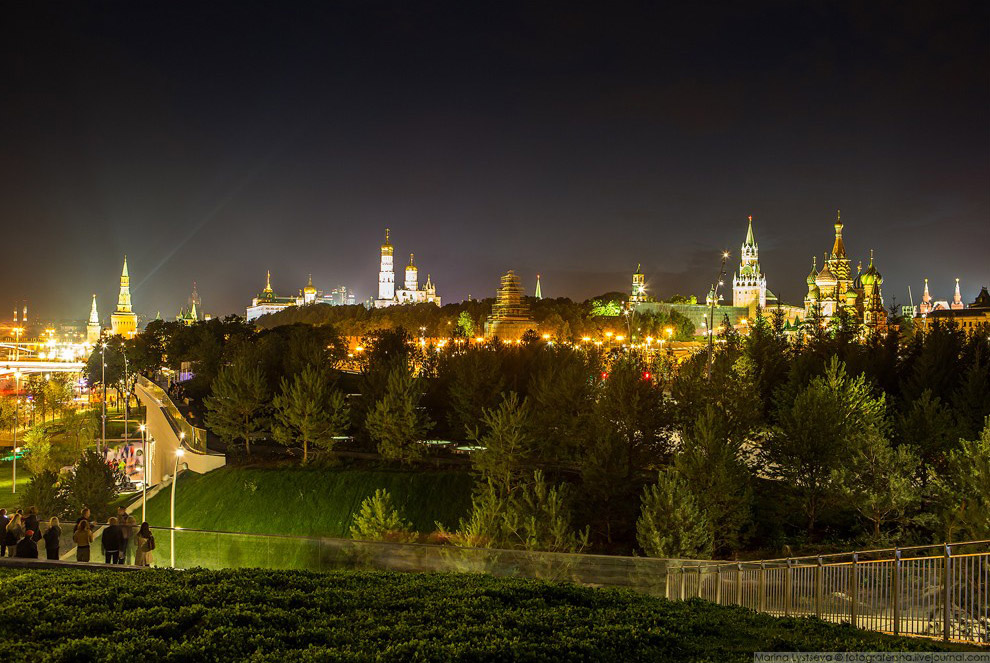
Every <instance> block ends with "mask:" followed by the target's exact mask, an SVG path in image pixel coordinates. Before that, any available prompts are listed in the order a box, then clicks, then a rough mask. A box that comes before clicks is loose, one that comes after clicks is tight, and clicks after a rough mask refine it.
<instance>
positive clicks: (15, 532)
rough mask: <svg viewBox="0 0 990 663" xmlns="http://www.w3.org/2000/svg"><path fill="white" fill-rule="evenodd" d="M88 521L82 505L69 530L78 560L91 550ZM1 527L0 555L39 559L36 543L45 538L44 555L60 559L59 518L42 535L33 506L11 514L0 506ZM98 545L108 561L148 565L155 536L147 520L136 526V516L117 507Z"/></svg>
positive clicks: (109, 562)
mask: <svg viewBox="0 0 990 663" xmlns="http://www.w3.org/2000/svg"><path fill="white" fill-rule="evenodd" d="M91 523H92V515H91V513H90V510H89V509H88V508H84V509H83V510H82V512H81V513H80V514H79V518H78V519H76V525H75V528H74V529H73V531H72V542H73V543H74V544H75V545H76V561H77V562H88V561H90V549H91V547H92V544H93V541H94V540H95V538H96V534H95V532H94V531H93V527H92V525H91ZM0 528H2V530H0V533H2V536H0V557H4V556H7V555H8V552H9V555H10V556H11V557H25V558H30V559H38V542H39V541H42V540H44V544H45V555H46V557H47V558H48V559H56V560H57V559H60V554H59V552H60V551H59V547H60V544H61V537H62V528H61V526H60V524H59V521H58V518H51V519H50V520H49V521H48V530H47V531H46V532H45V533H44V535H42V534H41V523H40V522H39V520H38V510H37V509H36V508H35V507H30V508H29V509H28V510H27V515H25V514H24V513H23V512H22V511H21V510H20V509H18V510H17V511H16V512H15V513H14V514H13V515H12V516H8V515H7V510H6V509H0ZM100 547H101V549H102V552H103V556H104V560H105V561H106V563H107V564H132V565H134V566H151V563H152V559H153V551H154V549H155V537H154V535H153V534H152V533H151V526H150V525H148V523H146V522H145V523H141V526H140V527H138V524H137V519H136V518H134V516H131V515H128V513H127V511H126V510H125V509H124V508H123V507H120V508H118V509H117V516H116V517H113V518H110V520H109V521H107V525H106V527H104V528H103V531H102V534H101V536H100Z"/></svg>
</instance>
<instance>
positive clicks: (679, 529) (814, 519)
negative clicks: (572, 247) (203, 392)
mask: <svg viewBox="0 0 990 663" xmlns="http://www.w3.org/2000/svg"><path fill="white" fill-rule="evenodd" d="M200 326H202V325H194V326H193V327H189V328H186V329H188V330H189V331H187V332H182V333H183V334H189V335H190V336H191V337H194V338H201V337H202V336H204V335H206V336H209V337H210V338H212V339H214V341H211V342H210V343H205V342H203V341H198V343H199V344H200V346H202V345H209V346H210V347H212V348H214V349H213V350H211V352H210V353H208V358H209V361H204V364H203V366H204V369H203V372H202V373H200V372H199V370H200V369H199V367H200V364H199V363H196V364H194V365H195V370H196V371H197V378H199V377H200V376H201V375H211V374H212V376H213V377H212V378H211V379H210V382H209V385H208V390H209V393H208V394H207V396H206V397H205V398H204V403H205V404H206V407H207V423H208V424H209V426H210V427H211V429H212V430H213V431H214V432H216V433H218V434H220V435H223V436H224V437H226V438H227V439H228V440H230V441H235V440H239V441H241V442H242V443H244V444H245V446H247V445H248V444H250V443H253V442H255V441H260V440H263V439H266V438H268V439H272V440H275V441H278V442H282V443H283V444H289V445H293V446H297V447H299V448H300V449H301V451H302V457H303V458H304V459H308V458H309V456H310V454H311V453H312V449H313V448H314V447H315V448H317V449H332V448H334V447H335V445H337V444H339V443H340V442H341V440H342V439H345V438H346V439H348V445H349V446H350V447H351V448H357V449H364V450H368V451H377V452H379V453H380V454H381V456H382V457H384V458H387V459H395V460H398V461H401V462H404V463H407V464H408V463H414V462H416V460H417V459H419V458H422V457H423V456H424V455H426V454H428V453H430V451H429V449H431V448H432V446H429V445H424V444H422V442H423V441H424V440H426V439H427V438H438V439H441V440H461V441H464V442H466V443H468V444H473V445H474V446H476V447H477V448H478V450H477V451H476V452H474V453H473V454H472V456H471V458H472V464H473V466H474V469H475V470H476V472H477V473H478V476H479V483H478V486H479V488H478V493H477V495H476V499H475V507H474V509H473V510H472V513H471V515H470V517H469V518H467V519H466V520H465V522H464V523H462V524H461V527H460V528H459V530H458V532H456V533H451V535H452V536H454V537H461V538H460V540H463V541H473V542H475V543H476V544H479V545H480V544H483V543H484V542H489V543H491V544H493V545H523V546H536V545H538V546H542V547H547V548H551V549H583V548H584V547H585V546H590V547H592V548H594V549H598V550H621V551H628V550H629V549H631V548H633V547H638V548H640V549H642V550H644V551H646V552H648V553H650V554H704V553H714V554H717V555H722V556H727V555H732V554H735V553H737V552H739V551H740V550H746V549H751V548H753V547H754V546H755V545H757V542H759V545H760V546H763V547H769V548H779V546H781V545H783V544H788V543H789V544H792V545H801V544H803V543H813V544H815V545H818V546H820V545H821V544H822V543H825V542H827V543H834V544H836V545H839V544H841V545H855V544H857V543H859V542H861V541H866V540H868V541H870V542H872V543H883V542H891V541H897V542H901V543H908V542H921V541H930V540H931V539H932V538H933V537H940V538H941V537H948V538H952V539H959V538H962V537H980V536H987V535H990V518H988V508H990V507H988V505H990V495H987V493H986V490H987V488H986V487H987V486H990V477H988V475H987V469H986V468H987V465H988V464H990V461H988V460H987V458H988V457H990V449H988V442H987V440H986V438H987V435H988V433H987V432H986V429H985V423H984V420H985V418H986V417H987V416H988V415H990V344H988V341H987V336H986V335H970V336H966V335H965V334H963V333H962V332H961V331H960V330H958V329H956V328H954V327H952V326H946V325H943V324H939V323H934V324H932V325H930V328H929V329H928V330H927V331H925V332H924V333H921V332H919V333H917V334H914V335H913V336H910V337H901V336H900V335H899V334H898V332H897V331H896V328H895V329H893V330H892V331H891V332H890V333H888V334H886V335H883V336H879V335H874V336H871V337H870V338H869V340H868V341H866V342H863V341H862V338H863V335H862V333H861V330H859V329H857V328H856V326H855V325H854V324H853V323H852V321H850V320H847V319H842V318H839V319H837V320H836V321H835V323H834V324H833V325H831V326H829V327H825V328H822V327H821V326H819V325H812V326H811V330H812V333H811V334H810V335H809V336H807V337H804V338H797V339H794V338H789V337H787V336H786V335H785V334H784V330H783V323H782V320H781V319H780V318H779V317H773V318H771V319H767V318H765V317H763V316H758V317H757V319H756V320H754V321H753V324H752V325H751V329H750V333H749V334H748V335H747V336H746V337H739V336H737V335H736V334H734V333H733V332H732V331H731V330H728V329H727V330H725V331H723V333H722V335H721V336H720V337H719V339H718V342H717V343H716V345H715V351H714V354H713V357H712V358H711V362H710V365H709V358H708V356H707V354H699V355H696V356H694V357H692V358H691V359H689V360H687V361H686V362H684V363H683V364H681V365H679V366H675V364H674V362H673V361H672V360H671V358H670V357H669V356H666V355H657V354H652V355H649V356H646V355H637V354H626V353H622V352H614V353H610V354H601V353H598V352H596V351H595V350H590V351H585V350H580V349H577V348H571V347H561V346H560V345H558V344H548V343H545V342H543V341H542V340H541V339H540V338H539V336H536V335H532V336H531V337H529V338H528V339H527V341H526V342H525V343H523V344H521V345H511V346H507V345H502V344H499V343H489V344H486V345H485V346H484V347H478V346H477V345H473V346H472V344H463V345H459V346H457V345H453V346H448V347H446V348H444V349H443V350H442V351H435V350H434V349H431V348H426V349H424V348H422V347H421V346H420V345H419V344H418V343H417V342H416V337H415V336H412V335H410V334H408V333H406V332H405V331H404V330H402V329H389V330H378V331H376V332H374V333H373V334H369V335H368V336H367V337H366V338H365V339H364V343H363V345H364V346H365V347H366V351H365V352H364V353H363V354H362V355H361V356H360V363H361V371H360V375H358V376H352V375H347V374H343V375H342V374H340V373H339V372H338V371H336V370H334V369H333V366H334V364H335V362H338V361H339V360H340V359H341V358H342V356H343V350H342V348H343V344H342V343H341V342H340V340H339V337H338V336H337V334H336V331H335V330H334V329H333V328H332V327H329V326H326V325H322V326H311V325H305V324H299V325H291V326H285V327H276V328H273V329H270V330H264V331H262V332H260V333H255V332H251V331H250V329H249V328H248V329H247V330H246V331H245V328H244V326H243V325H242V323H240V322H239V321H236V320H232V321H226V322H223V323H219V324H218V325H217V326H216V328H215V329H210V328H208V329H206V330H197V329H196V328H197V327H200ZM228 332H229V333H228ZM140 336H141V335H139V338H140ZM162 345H163V346H164V347H173V348H175V347H177V345H176V344H175V342H174V341H173V340H169V339H166V340H165V343H163V344H162ZM189 347H193V346H189ZM166 361H168V362H174V361H176V358H175V357H172V356H169V357H168V358H167V359H166ZM214 366H216V367H217V368H216V370H214V369H213V367H214ZM527 523H528V525H527ZM678 523H680V525H677V526H675V524H678ZM546 528H548V529H546ZM534 542H535V543H534Z"/></svg>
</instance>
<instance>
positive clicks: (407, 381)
mask: <svg viewBox="0 0 990 663" xmlns="http://www.w3.org/2000/svg"><path fill="white" fill-rule="evenodd" d="M421 398H422V392H421V389H420V385H419V381H418V380H417V379H416V378H414V377H413V376H412V373H411V372H410V371H409V369H407V368H405V367H404V366H396V367H395V368H393V369H392V371H391V372H390V373H389V376H388V382H387V384H386V388H385V395H384V396H383V397H382V399H381V400H380V401H378V402H377V403H375V406H374V407H373V408H372V410H371V411H370V412H369V413H368V418H367V420H366V421H365V426H366V427H367V429H368V434H369V435H370V436H371V439H373V440H374V441H375V442H376V443H377V444H378V453H380V454H381V455H382V457H383V458H388V459H391V460H398V461H400V462H403V463H411V462H413V461H415V460H417V459H419V458H421V457H422V456H423V447H422V445H421V444H419V442H420V441H421V440H422V439H423V436H424V435H426V434H427V433H428V432H429V431H430V429H432V428H433V422H432V421H430V419H429V417H427V416H426V413H425V412H423V411H421V409H420V407H419V402H420V399H421Z"/></svg>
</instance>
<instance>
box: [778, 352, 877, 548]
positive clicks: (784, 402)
mask: <svg viewBox="0 0 990 663" xmlns="http://www.w3.org/2000/svg"><path fill="white" fill-rule="evenodd" d="M885 408H886V405H885V401H884V397H883V395H880V396H875V395H874V394H873V390H872V388H871V387H870V385H869V383H868V382H867V381H866V378H865V376H863V375H859V376H857V377H855V378H852V377H850V376H849V375H847V374H846V369H845V365H844V364H843V363H842V362H840V361H839V360H838V358H837V357H833V358H832V360H831V361H830V362H829V364H828V366H827V367H826V370H825V375H822V376H819V377H816V378H813V379H812V380H811V381H810V382H809V383H808V385H807V386H806V387H805V388H803V389H801V390H800V391H798V392H797V394H796V395H795V396H794V397H793V400H791V398H790V397H789V396H788V397H781V399H780V401H779V402H778V406H777V420H778V425H777V426H776V427H775V428H774V429H773V431H772V432H771V434H770V435H769V436H768V437H767V439H766V440H765V442H764V446H763V460H764V462H765V466H766V468H767V471H768V472H769V473H771V474H773V475H775V476H776V478H778V479H780V480H782V481H784V482H786V483H787V484H789V485H790V486H793V487H794V488H796V489H797V492H798V495H799V499H800V502H801V507H802V508H803V510H804V512H805V515H806V517H807V528H808V533H809V535H811V536H812V537H813V536H814V534H815V531H816V529H815V528H816V525H817V523H818V518H819V516H820V515H821V511H822V508H823V507H824V506H825V505H826V504H827V503H828V502H829V501H830V499H831V498H833V497H835V496H836V494H837V492H838V491H837V486H836V482H835V470H836V469H838V467H839V466H840V464H841V463H842V462H843V461H844V460H845V459H846V458H848V456H849V454H850V453H851V452H852V451H853V450H855V449H856V448H857V446H858V445H860V444H862V443H864V442H866V441H868V440H869V437H870V436H872V435H878V434H882V432H883V429H884V414H885Z"/></svg>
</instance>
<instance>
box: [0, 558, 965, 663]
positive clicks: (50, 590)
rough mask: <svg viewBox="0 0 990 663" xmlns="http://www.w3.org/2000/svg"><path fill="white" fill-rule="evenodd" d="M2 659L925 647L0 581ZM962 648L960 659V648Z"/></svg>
mask: <svg viewBox="0 0 990 663" xmlns="http://www.w3.org/2000/svg"><path fill="white" fill-rule="evenodd" d="M0 589H2V590H3V595H4V596H5V597H6V599H5V600H4V601H2V602H0V623H3V624H4V625H5V627H6V630H7V631H8V632H9V633H16V634H17V637H11V638H2V639H0V658H2V659H3V660H5V661H15V660H16V661H19V660H56V661H106V662H108V663H113V662H115V661H120V662H126V663H131V662H132V661H134V660H135V656H137V658H138V659H140V660H146V661H154V660H159V661H160V660H176V661H178V660H183V661H246V660H251V661H290V660H291V661H298V660H306V661H317V660H320V661H323V660H346V661H352V662H357V661H412V660H416V661H514V660H526V661H622V662H623V663H631V662H634V661H651V662H654V663H656V662H664V661H678V662H683V661H688V662H690V661H730V662H731V661H752V660H753V652H756V651H836V650H839V651H932V650H941V649H943V648H944V646H943V645H941V644H940V643H938V642H936V641H931V640H920V639H908V638H895V637H891V636H886V635H881V634H878V633H872V632H868V631H860V630H857V629H853V628H851V627H848V626H838V625H832V624H826V623H824V622H821V621H818V620H814V619H778V618H774V617H769V616H767V615H762V614H757V613H755V612H752V611H750V610H746V609H743V608H738V607H729V606H717V605H714V604H711V603H705V602H702V601H699V600H692V601H687V602H669V601H665V600H663V599H657V598H653V597H649V596H643V595H638V594H634V593H632V592H620V591H613V590H600V589H591V588H586V587H579V586H576V585H570V584H558V583H548V582H544V581H537V580H523V579H518V578H493V577H490V576H479V575H456V576H454V575H446V574H394V573H363V572H337V573H309V572H298V571H259V570H252V571H246V570H241V571H205V570H194V571H172V570H167V569H160V570H147V571H140V572H134V573H119V572H117V573H115V572H108V571H80V570H61V569H60V570H53V571H33V570H32V571H27V570H20V569H0ZM954 648H955V649H960V647H954Z"/></svg>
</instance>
